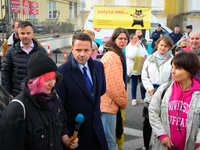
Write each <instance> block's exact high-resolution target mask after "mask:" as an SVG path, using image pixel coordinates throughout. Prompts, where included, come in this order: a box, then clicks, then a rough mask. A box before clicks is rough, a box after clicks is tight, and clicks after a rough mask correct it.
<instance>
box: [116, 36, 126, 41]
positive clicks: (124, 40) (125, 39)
mask: <svg viewBox="0 0 200 150" xmlns="http://www.w3.org/2000/svg"><path fill="white" fill-rule="evenodd" d="M117 39H118V40H120V41H122V40H124V41H128V39H127V38H122V37H120V38H117Z"/></svg>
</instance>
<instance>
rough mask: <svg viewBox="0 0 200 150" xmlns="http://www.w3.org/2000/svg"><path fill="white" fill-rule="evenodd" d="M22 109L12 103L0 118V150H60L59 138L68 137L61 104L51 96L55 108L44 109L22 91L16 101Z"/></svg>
mask: <svg viewBox="0 0 200 150" xmlns="http://www.w3.org/2000/svg"><path fill="white" fill-rule="evenodd" d="M16 99H18V100H21V101H22V102H23V104H24V105H25V109H26V111H25V112H26V117H25V120H24V112H23V108H22V106H21V104H19V103H18V102H11V103H10V104H9V105H8V106H7V107H6V109H5V110H4V111H3V112H2V114H1V116H0V117H1V120H0V149H1V150H11V149H12V150H61V137H62V135H65V134H68V135H69V131H68V128H67V119H66V114H65V111H64V108H63V106H62V102H61V100H60V99H58V97H57V95H56V94H54V95H53V97H52V99H53V100H54V101H53V102H54V106H53V108H52V109H46V108H44V107H43V106H42V105H40V103H38V100H37V101H36V100H33V99H30V98H29V97H28V96H27V95H26V94H25V93H24V92H23V91H22V92H21V93H20V94H19V95H18V96H17V97H16Z"/></svg>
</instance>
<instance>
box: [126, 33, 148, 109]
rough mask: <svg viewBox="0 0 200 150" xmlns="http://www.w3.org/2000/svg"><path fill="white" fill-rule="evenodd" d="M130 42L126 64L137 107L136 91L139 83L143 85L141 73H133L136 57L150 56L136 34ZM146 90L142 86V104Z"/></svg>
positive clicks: (134, 103) (133, 103) (133, 34)
mask: <svg viewBox="0 0 200 150" xmlns="http://www.w3.org/2000/svg"><path fill="white" fill-rule="evenodd" d="M129 37H130V42H129V44H128V45H127V47H126V62H127V75H128V76H129V77H130V78H131V94H132V105H134V106H135V105H137V101H136V91H137V85H138V81H139V82H140V83H141V72H140V71H133V65H134V63H135V57H136V56H140V57H145V56H147V55H148V53H147V51H146V49H145V47H144V45H143V44H142V43H141V44H140V42H139V38H138V36H137V35H136V34H135V33H132V34H131V35H130V36H129ZM144 91H145V89H144V87H143V86H142V85H141V84H140V92H141V102H142V103H144V97H145V93H144Z"/></svg>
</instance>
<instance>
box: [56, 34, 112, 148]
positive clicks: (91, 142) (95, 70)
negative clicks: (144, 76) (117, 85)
mask: <svg viewBox="0 0 200 150" xmlns="http://www.w3.org/2000/svg"><path fill="white" fill-rule="evenodd" d="M71 50H72V56H71V57H70V59H69V60H68V61H67V62H65V63H64V64H62V65H61V66H59V67H58V71H59V72H60V73H61V74H62V75H63V80H62V82H61V84H60V85H58V86H57V87H56V91H57V93H58V95H59V97H60V98H61V100H62V102H63V105H64V108H65V111H66V114H67V126H68V129H69V131H70V133H71V134H73V132H74V129H75V124H76V122H75V118H76V115H77V114H78V113H81V114H83V115H84V118H85V120H84V122H83V123H82V124H81V126H80V130H79V133H78V139H79V146H78V147H77V148H76V149H77V150H108V145H107V141H106V137H105V134H104V130H103V125H102V121H101V111H100V97H101V96H102V95H103V94H104V93H105V91H106V81H105V74H104V67H103V64H102V63H101V62H99V61H95V60H92V58H91V57H90V56H91V54H92V39H91V38H90V36H89V35H87V34H86V33H78V34H76V35H74V36H73V39H72V47H71ZM70 136H71V135H70ZM63 149H64V150H65V149H67V148H66V147H63Z"/></svg>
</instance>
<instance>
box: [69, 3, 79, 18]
mask: <svg viewBox="0 0 200 150" xmlns="http://www.w3.org/2000/svg"><path fill="white" fill-rule="evenodd" d="M70 3H71V5H70ZM74 3H76V12H75V9H74ZM68 9H69V16H68V17H69V19H74V18H76V17H77V15H78V2H77V1H75V2H72V1H69V7H68Z"/></svg>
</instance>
